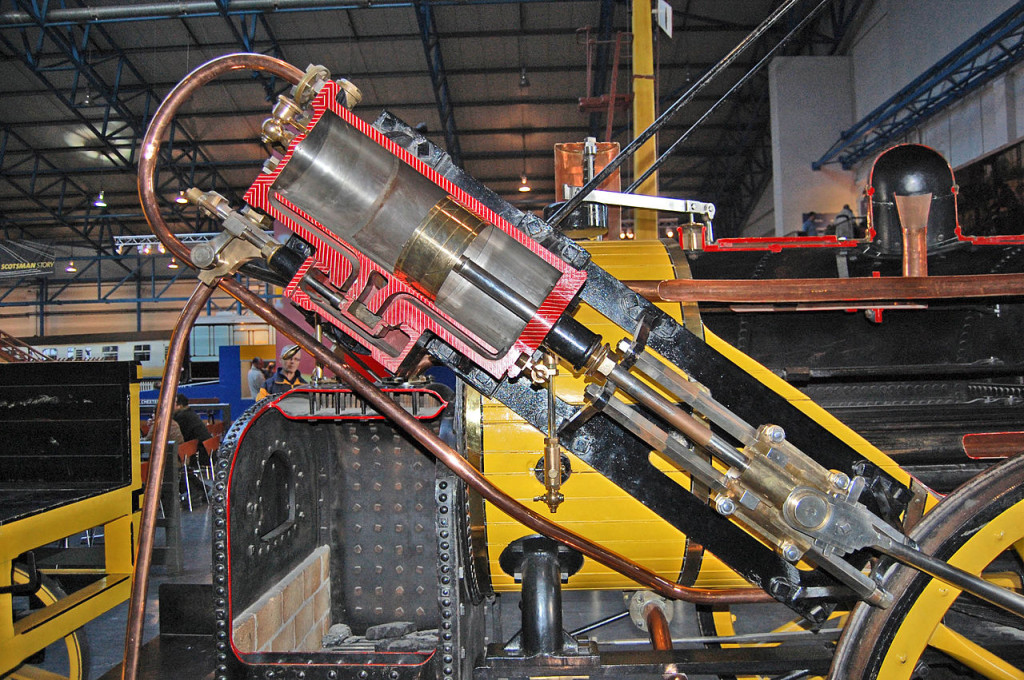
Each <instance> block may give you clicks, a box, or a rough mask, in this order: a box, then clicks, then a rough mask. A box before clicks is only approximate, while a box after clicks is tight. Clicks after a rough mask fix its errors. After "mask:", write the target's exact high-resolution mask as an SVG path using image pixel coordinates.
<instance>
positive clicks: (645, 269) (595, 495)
mask: <svg viewBox="0 0 1024 680" xmlns="http://www.w3.org/2000/svg"><path fill="white" fill-rule="evenodd" d="M583 245H584V246H585V247H586V248H587V250H589V251H590V253H591V255H592V256H593V258H594V262H595V263H596V264H598V265H599V266H601V267H603V268H604V269H606V270H607V271H608V272H609V273H611V274H612V275H613V276H615V277H617V278H619V279H627V280H628V279H640V280H642V279H657V278H670V277H674V276H675V273H674V271H673V269H672V265H671V262H670V258H669V255H668V252H667V251H666V249H665V246H664V245H663V244H662V243H660V242H658V241H634V242H629V243H623V242H611V241H598V242H587V243H584V244H583ZM659 307H660V308H661V309H662V310H664V311H665V312H666V313H667V314H669V315H670V316H672V317H673V318H674V319H676V320H677V321H681V320H682V311H681V308H680V305H678V304H675V303H673V304H668V303H666V304H661V305H659ZM575 316H576V318H577V320H579V321H580V322H581V323H583V324H584V325H585V326H587V327H588V328H590V329H591V330H593V331H594V332H597V333H600V334H601V335H602V336H603V338H604V341H605V342H606V343H609V344H611V345H612V346H615V344H616V343H618V341H619V340H620V339H622V338H623V337H625V336H626V333H625V332H624V331H622V329H620V328H618V327H617V326H615V325H614V324H612V323H611V322H610V321H608V320H607V319H606V318H605V317H604V316H602V315H601V314H599V313H598V312H596V311H595V310H594V309H592V308H590V307H589V306H587V305H582V306H581V307H580V309H579V310H578V311H577V313H576V315H575ZM705 339H706V340H707V342H708V343H709V344H710V345H711V346H712V347H713V348H715V349H716V350H718V351H719V352H721V353H722V354H724V355H725V356H727V357H728V358H729V359H730V360H732V361H733V362H735V363H736V364H737V365H738V366H739V367H740V368H741V369H743V370H744V371H746V372H747V373H749V374H750V375H751V376H752V377H753V378H754V379H756V380H758V381H760V382H762V383H764V384H765V385H767V386H768V387H769V388H770V389H772V390H773V391H775V392H777V393H778V394H780V395H781V396H782V397H783V398H785V399H786V400H788V401H789V402H790V403H792V404H793V405H794V406H796V407H797V408H798V409H800V410H801V411H803V412H804V413H806V414H807V415H808V416H810V417H811V418H813V419H814V420H816V421H818V422H819V423H821V424H822V425H823V426H825V427H826V428H827V429H828V430H829V431H831V432H832V433H833V434H834V435H835V436H837V437H839V438H840V439H842V440H843V441H845V442H846V443H847V444H849V445H850V446H851V447H853V448H854V449H855V450H857V451H858V452H859V453H860V454H861V455H863V456H865V457H866V458H868V459H869V460H871V461H872V462H873V463H875V464H876V465H878V466H880V467H882V468H884V469H886V470H887V471H889V473H890V474H892V475H893V476H894V477H895V478H896V479H898V480H899V481H900V482H902V483H905V484H909V483H910V477H909V475H907V474H906V473H905V472H904V471H903V470H901V469H900V468H899V467H898V466H897V465H896V464H895V463H894V462H893V461H892V460H891V459H890V458H888V457H887V456H886V455H885V454H883V453H882V452H881V451H879V450H878V449H876V448H875V447H874V446H872V445H871V444H869V443H868V442H867V441H866V440H864V439H863V438H862V437H860V436H859V435H858V434H857V433H855V432H854V431H853V430H851V429H850V428H849V427H847V426H846V425H844V424H843V423H841V422H840V421H838V420H837V419H836V418H834V417H833V416H832V415H830V414H829V413H828V412H827V411H825V410H824V409H822V408H821V407H819V406H817V405H816V404H814V403H813V402H812V401H810V400H809V399H808V398H807V397H806V396H805V395H804V394H803V393H802V392H800V391H799V390H797V389H796V388H794V387H792V386H791V385H789V384H788V383H786V382H785V381H783V380H782V379H780V378H779V377H778V376H776V375H775V374H773V373H772V372H771V371H769V370H768V369H767V368H765V367H764V366H762V365H760V364H759V363H757V362H756V361H754V360H753V359H751V358H750V357H748V356H746V355H745V354H743V353H742V352H740V351H739V350H737V349H735V348H734V347H732V346H731V345H729V344H728V343H726V342H725V341H723V340H722V339H721V338H718V337H717V336H715V335H714V334H713V333H711V332H709V331H707V330H706V329H705ZM560 370H561V373H560V375H559V376H558V377H557V378H556V381H555V382H556V389H557V391H558V394H559V396H560V397H561V398H562V399H564V400H566V401H568V402H570V403H575V404H580V403H582V402H583V388H584V382H583V381H582V380H579V379H577V378H576V377H575V376H573V375H572V374H571V373H570V372H569V370H568V369H567V367H566V366H564V365H563V366H562V367H561V369H560ZM465 415H466V418H467V421H468V422H474V421H479V422H480V429H481V432H482V452H483V460H484V463H483V472H484V474H485V475H486V476H487V477H488V479H490V480H491V481H492V482H493V483H495V484H496V485H497V486H498V487H499V488H500V489H502V490H503V491H505V492H506V493H508V494H510V495H511V496H512V497H514V498H516V499H517V500H519V501H520V502H522V503H524V504H525V505H527V506H529V507H531V508H533V509H534V510H536V511H537V512H541V513H543V514H546V515H549V514H550V513H549V511H548V508H547V506H546V505H545V504H544V503H542V502H534V500H533V499H534V498H535V497H537V496H539V495H540V494H542V493H543V491H544V486H543V484H542V483H541V482H540V481H539V480H538V479H537V477H536V476H535V475H534V468H535V466H536V464H537V462H538V460H540V458H541V457H542V453H543V450H544V442H543V436H542V435H541V434H540V433H539V432H537V431H536V430H534V429H533V428H532V427H531V426H529V425H528V424H526V423H525V422H524V421H523V420H522V419H521V418H519V417H518V416H517V415H516V414H514V413H513V412H512V411H510V410H509V409H507V408H506V407H504V406H503V405H502V404H500V403H498V402H496V401H490V400H486V399H484V400H482V403H481V405H480V406H479V407H478V409H477V410H476V412H472V413H467V414H465ZM763 424H765V423H754V425H755V426H758V425H763ZM563 453H565V452H564V451H563ZM566 455H567V456H568V457H569V459H570V464H571V467H572V470H573V473H572V475H571V476H570V477H569V479H568V480H567V481H566V482H565V484H564V485H563V487H562V493H563V494H564V495H565V502H564V503H563V504H562V505H561V507H559V509H558V512H557V513H556V514H555V515H554V516H552V519H554V520H555V521H557V522H558V523H559V524H563V525H564V526H566V527H568V528H570V529H572V530H573V531H576V532H578V533H580V534H583V535H584V536H586V537H587V538H589V539H591V540H593V541H595V542H597V543H600V544H602V545H605V546H607V547H608V548H610V549H612V550H615V551H616V552H618V553H620V554H623V555H625V556H627V557H629V558H630V559H632V560H634V561H636V562H639V563H640V564H643V565H644V566H646V567H648V568H650V569H653V570H654V571H656V572H658V573H659V574H660V575H662V576H663V577H665V578H669V579H672V580H675V579H676V578H677V577H678V575H679V569H680V567H681V564H682V555H683V550H684V546H685V541H686V539H685V536H684V535H683V534H681V533H680V532H678V531H677V530H675V529H674V528H672V527H671V526H669V525H668V524H667V523H665V522H664V521H662V520H661V519H660V518H659V517H658V516H657V515H655V514H654V513H653V512H651V511H650V510H648V509H647V508H646V507H644V506H643V505H642V504H640V503H639V502H637V501H636V500H634V499H633V498H631V497H630V496H628V495H627V494H626V493H625V492H623V491H622V490H620V489H619V488H618V487H616V486H615V485H614V484H612V483H611V482H609V481H608V480H607V479H605V478H604V477H603V476H602V475H600V474H599V473H597V472H596V471H594V470H593V469H591V468H590V467H588V466H587V465H585V464H584V463H583V462H582V461H580V460H578V459H577V458H576V457H575V456H572V455H571V454H566ZM652 464H653V465H655V466H656V467H658V468H659V469H662V470H664V471H666V473H668V474H669V476H670V478H672V479H673V480H674V481H676V483H678V484H679V486H680V490H679V492H680V493H687V492H688V490H689V488H690V479H689V477H688V475H686V474H685V473H683V472H681V471H678V470H675V469H674V468H672V467H671V466H670V465H669V464H668V463H666V462H665V461H663V460H662V459H661V458H660V457H658V456H652ZM935 502H936V501H935V499H930V500H929V507H930V506H931V505H934V503H935ZM486 519H487V544H488V553H489V559H490V562H491V564H490V566H491V577H492V583H493V585H494V588H495V589H496V590H498V591H506V590H516V589H517V586H516V585H515V584H514V582H513V580H512V578H511V577H509V576H507V575H505V574H504V573H503V572H502V571H501V568H500V567H499V566H498V556H499V555H500V554H501V551H502V549H504V547H505V546H507V545H508V544H509V543H510V542H512V541H514V540H516V539H518V538H521V537H522V536H524V535H527V534H528V533H529V532H528V531H527V530H526V529H525V528H524V527H522V525H520V524H518V523H517V522H514V521H513V520H512V519H511V518H509V517H508V516H507V515H505V514H504V513H502V512H500V511H497V510H496V509H495V508H493V507H491V506H490V505H487V506H486ZM695 585H697V586H699V587H707V588H729V587H738V586H743V585H746V582H745V581H744V580H743V579H742V578H741V577H740V576H738V575H737V574H736V573H735V572H733V571H732V570H730V569H729V568H728V567H726V566H725V565H724V564H723V563H722V562H721V561H720V560H718V559H717V558H716V557H714V556H713V555H711V554H707V553H705V555H704V559H703V561H702V564H701V569H700V572H699V574H698V576H697V580H696V583H695ZM566 587H567V588H581V589H583V588H587V589H589V588H609V589H612V588H615V589H620V588H621V589H627V588H631V587H635V584H634V583H633V582H631V581H630V580H628V579H626V578H625V577H623V576H621V575H619V574H616V573H614V572H612V571H610V570H608V569H606V568H605V567H602V566H600V565H597V564H594V563H592V561H590V560H587V561H586V562H585V563H584V566H583V569H581V570H580V572H579V573H578V574H576V575H575V576H573V577H571V578H570V579H569V582H568V584H567V586H566Z"/></svg>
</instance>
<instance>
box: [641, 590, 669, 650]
mask: <svg viewBox="0 0 1024 680" xmlns="http://www.w3.org/2000/svg"><path fill="white" fill-rule="evenodd" d="M644 618H645V619H646V620H647V634H648V635H650V636H651V646H652V647H654V650H655V651H657V652H671V651H672V633H671V632H670V631H669V629H668V618H667V617H666V616H665V610H664V609H662V608H661V606H660V605H657V604H655V603H653V602H652V603H650V604H648V605H647V606H646V607H645V608H644Z"/></svg>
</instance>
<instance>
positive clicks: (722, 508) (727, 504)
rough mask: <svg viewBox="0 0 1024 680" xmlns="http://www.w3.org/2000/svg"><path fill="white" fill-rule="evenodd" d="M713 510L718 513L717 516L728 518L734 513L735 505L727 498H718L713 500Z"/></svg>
mask: <svg viewBox="0 0 1024 680" xmlns="http://www.w3.org/2000/svg"><path fill="white" fill-rule="evenodd" d="M715 510H717V511H718V514H720V515H724V516H725V517H728V516H729V515H731V514H732V513H734V512H736V503H735V501H733V499H731V498H729V497H728V496H719V497H718V498H716V499H715Z"/></svg>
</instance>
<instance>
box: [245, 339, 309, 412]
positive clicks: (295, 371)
mask: <svg viewBox="0 0 1024 680" xmlns="http://www.w3.org/2000/svg"><path fill="white" fill-rule="evenodd" d="M301 355H302V350H301V348H300V347H299V346H298V345H291V346H289V347H286V348H285V349H284V351H283V352H281V368H279V369H277V373H275V374H274V375H273V376H271V377H270V378H268V379H267V381H266V382H264V383H263V387H262V388H261V389H260V393H259V396H257V397H256V398H257V399H263V398H264V397H268V396H270V395H271V394H284V393H285V392H287V391H288V390H291V389H294V388H295V387H298V386H299V385H305V384H306V380H305V378H303V377H302V374H301V373H299V360H300V359H301V358H302V356H301Z"/></svg>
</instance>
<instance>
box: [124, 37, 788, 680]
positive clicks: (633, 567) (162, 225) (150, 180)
mask: <svg viewBox="0 0 1024 680" xmlns="http://www.w3.org/2000/svg"><path fill="white" fill-rule="evenodd" d="M238 69H252V70H261V71H269V72H271V73H274V74H275V75H277V76H280V77H282V78H285V79H287V80H289V81H290V82H293V83H297V82H298V81H299V79H301V77H302V76H303V73H302V71H300V70H299V69H297V68H295V67H294V66H291V65H290V64H287V63H285V62H282V61H280V60H278V59H274V58H272V57H267V56H264V55H257V54H234V55H228V56H225V57H220V58H219V59H214V60H212V61H210V62H208V63H206V64H204V65H202V66H200V67H198V68H197V69H196V70H195V71H193V72H192V73H190V74H189V75H188V76H186V78H185V79H184V80H183V81H182V82H181V83H179V84H178V85H177V86H176V87H175V88H174V89H173V90H172V91H171V93H170V94H169V95H168V96H167V98H166V99H165V100H164V101H163V103H161V105H160V107H159V108H158V109H157V112H156V113H155V114H154V117H153V121H152V123H151V125H150V127H149V130H147V132H146V137H145V138H144V140H143V145H142V148H143V154H142V161H141V162H140V163H139V174H138V177H139V198H140V201H141V203H142V208H143V212H144V213H145V215H146V219H147V220H148V221H149V224H150V227H151V229H152V230H153V233H154V234H155V235H156V236H157V237H158V238H159V239H160V240H161V242H163V243H164V245H165V246H166V247H167V248H168V249H169V250H170V251H171V253H172V254H173V255H175V256H176V257H178V258H179V259H181V260H182V261H183V262H185V263H186V264H188V265H190V266H194V265H192V260H191V258H190V257H189V250H188V248H186V247H185V246H184V245H183V244H182V243H181V241H179V240H178V239H177V237H175V235H174V234H173V233H171V231H170V229H169V228H168V226H167V223H166V222H165V221H164V219H163V217H162V216H161V215H160V208H159V205H158V203H157V200H156V191H155V186H154V177H155V172H156V160H157V157H158V156H159V153H160V144H161V141H162V139H163V136H164V134H165V133H166V131H167V128H168V127H169V125H170V122H171V120H172V119H173V116H174V114H175V113H176V111H177V109H178V108H179V107H180V106H181V104H182V103H183V102H184V101H186V100H187V99H188V97H189V96H191V94H192V93H193V92H194V91H195V90H196V89H198V88H199V87H201V86H202V85H204V84H206V83H208V82H209V81H210V80H212V79H213V78H215V77H217V76H218V75H220V74H223V73H226V72H229V71H233V70H238ZM219 286H220V288H221V289H223V290H224V291H225V292H227V293H228V294H229V295H231V296H232V297H234V298H235V299H237V300H238V301H239V302H241V303H242V304H244V305H246V306H247V307H248V308H249V309H251V310H252V311H254V312H256V313H257V314H258V315H259V316H261V317H262V318H263V319H264V320H266V321H267V322H268V323H270V324H271V325H272V326H274V327H275V328H277V329H278V330H279V331H281V332H282V333H283V334H284V335H286V336H288V337H289V338H291V339H292V340H293V341H295V342H296V343H298V344H299V345H301V346H303V347H304V348H305V349H306V351H308V352H309V353H310V354H311V355H312V356H313V357H314V358H315V359H316V360H318V361H320V362H322V363H323V364H324V365H326V366H327V367H328V368H330V369H331V370H332V371H333V372H334V373H335V375H336V377H337V378H338V379H339V380H341V381H342V382H345V383H347V384H348V385H349V386H350V387H352V389H353V390H355V392H356V393H357V394H359V395H360V396H361V397H362V398H363V399H365V400H366V401H367V402H368V403H370V404H371V405H372V406H374V408H376V409H377V411H378V412H380V413H381V414H382V415H384V416H385V417H388V418H390V419H391V420H392V421H393V422H395V423H396V424H397V425H398V426H399V427H401V428H402V429H404V430H405V431H406V432H407V433H408V434H409V435H410V436H411V437H413V438H414V439H415V440H417V441H418V442H419V443H420V444H422V445H423V446H424V448H426V449H427V450H428V451H430V452H431V453H433V454H434V455H435V456H437V458H439V459H440V460H441V461H442V462H443V463H444V464H445V465H447V466H448V467H449V468H450V469H451V470H452V471H453V472H455V473H456V474H458V475H459V476H460V477H461V478H462V479H464V480H465V481H466V483H467V484H469V485H470V486H471V487H473V488H474V489H476V490H477V491H478V492H479V493H480V494H481V495H482V496H483V497H484V498H485V499H487V500H489V501H491V503H493V504H494V505H495V506H496V507H498V508H499V509H501V510H503V511H504V512H506V513H507V514H509V515H510V516H512V517H514V518H516V519H517V520H518V521H520V522H522V523H523V524H524V525H526V526H527V527H529V528H531V529H533V530H535V531H538V532H540V533H543V534H546V535H548V536H550V537H551V538H553V539H555V540H558V541H561V542H562V543H564V544H566V545H568V546H570V547H572V548H575V549H576V550H579V551H580V552H581V553H583V554H585V555H588V556H589V557H591V558H592V559H594V560H596V561H598V562H601V563H602V564H604V565H606V566H608V567H610V568H612V569H615V570H616V571H619V572H620V573H622V574H624V575H625V576H627V577H629V578H632V579H633V580H635V581H637V582H638V583H641V584H644V585H646V586H647V587H649V588H651V589H652V590H655V591H656V592H659V593H661V594H662V595H664V596H666V597H670V598H673V599H681V600H684V601H688V602H694V603H697V604H740V603H751V602H769V601H771V597H770V596H768V595H767V594H766V593H765V592H764V591H762V590H760V589H759V588H734V589H722V590H713V589H705V588H691V587H687V586H682V585H679V584H676V583H673V582H671V581H669V580H667V579H664V578H662V577H661V576H658V575H657V574H655V573H654V572H651V571H649V570H648V569H645V568H644V567H642V566H640V565H639V564H636V563H635V562H632V561H631V560H628V559H627V558H625V557H623V556H621V555H618V554H617V553H614V552H612V551H609V550H607V549H605V548H603V547H601V546H598V545H596V544H594V543H592V542H590V541H588V540H587V539H585V538H583V537H581V536H579V535H577V534H575V533H573V532H571V531H569V530H567V529H564V528H563V527H560V526H558V525H556V524H554V523H552V522H549V521H548V520H546V519H544V518H543V517H542V516H540V515H538V514H537V513H535V512H533V511H532V510H530V509H529V508H527V507H526V506H524V505H522V504H520V503H518V502H517V501H515V500H514V499H513V498H512V497H510V496H508V495H506V494H504V493H503V492H501V491H500V490H498V489H497V487H495V486H493V485H492V484H491V483H490V482H489V481H487V479H485V478H484V477H483V475H481V474H480V473H479V472H478V471H477V470H476V468H474V467H473V466H472V465H470V464H469V463H468V462H467V461H466V460H465V459H464V458H462V456H460V455H459V454H458V452H456V451H455V450H454V449H452V448H451V447H449V446H448V445H446V444H445V443H444V442H443V441H442V440H441V439H440V438H439V437H437V436H436V435H435V434H434V433H433V432H431V431H430V430H429V429H428V428H426V427H425V426H424V425H423V424H422V423H421V422H420V421H419V420H417V419H416V418H414V417H412V416H411V415H410V414H409V413H407V412H406V411H405V410H404V409H403V408H401V407H400V406H398V405H397V404H395V403H394V402H393V401H391V399H390V398H388V397H387V395H385V394H384V393H383V392H381V391H380V390H379V389H377V387H375V386H374V385H373V384H372V383H370V382H369V381H367V380H365V379H364V378H363V377H362V376H361V375H360V374H359V373H358V372H356V371H355V370H354V369H352V368H351V367H350V366H348V365H346V364H345V363H343V362H342V361H340V360H339V359H338V358H337V357H336V356H334V354H332V353H330V352H329V351H327V349H326V348H324V347H323V346H322V345H321V344H319V343H317V342H316V341H315V339H314V338H313V337H312V336H311V335H309V334H308V333H307V332H306V331H305V330H303V329H302V328H301V327H299V326H298V325H297V324H295V323H294V322H292V321H291V320H289V319H287V318H285V317H283V316H281V315H280V314H279V313H278V312H276V311H275V310H274V309H273V308H272V307H271V306H270V305H268V304H267V303H266V302H265V301H264V300H263V299H261V298H260V297H258V296H257V295H255V294H253V293H252V292H250V291H249V290H248V289H246V288H245V287H243V286H242V285H241V284H239V283H238V282H237V281H235V280H233V279H226V280H225V279H222V280H220V282H219ZM165 384H166V381H165ZM165 438H166V435H165ZM150 474H151V476H152V474H153V473H152V470H151V472H150ZM154 519H155V515H154ZM144 523H145V522H144ZM146 529H148V530H149V531H152V527H146V526H144V527H143V529H142V530H146ZM147 549H148V550H149V551H151V550H152V545H151V544H150V545H149V546H148V548H147ZM140 552H141V546H140ZM140 558H141V555H140ZM148 561H149V559H148V558H147V565H148ZM147 568H148V566H147ZM144 600H145V598H144V597H143V602H142V605H141V607H140V608H139V610H140V611H141V609H142V608H144V606H145V601H144ZM135 613H136V610H135V609H133V610H132V614H133V615H134V614H135ZM139 625H141V617H140V624H139ZM140 642H141V635H138V636H132V635H129V636H128V638H127V639H126V654H125V657H126V658H125V672H124V677H125V678H126V680H134V678H135V677H136V672H137V665H138V648H137V647H138V645H139V643H140ZM133 647H134V648H133ZM129 661H130V663H129Z"/></svg>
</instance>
